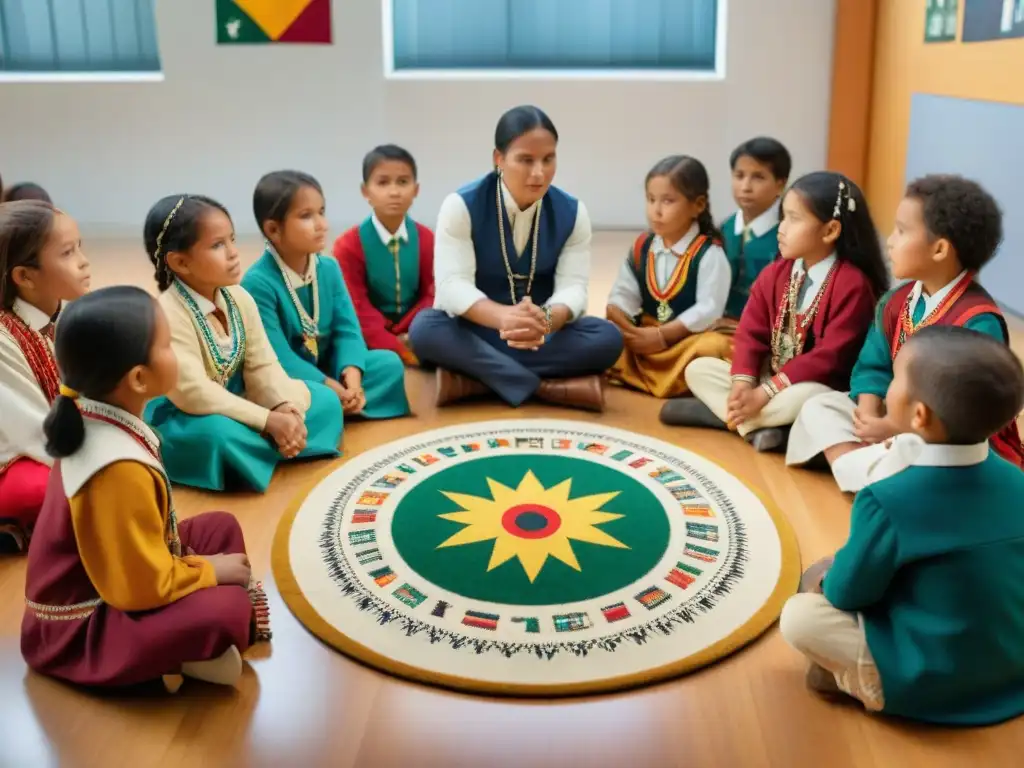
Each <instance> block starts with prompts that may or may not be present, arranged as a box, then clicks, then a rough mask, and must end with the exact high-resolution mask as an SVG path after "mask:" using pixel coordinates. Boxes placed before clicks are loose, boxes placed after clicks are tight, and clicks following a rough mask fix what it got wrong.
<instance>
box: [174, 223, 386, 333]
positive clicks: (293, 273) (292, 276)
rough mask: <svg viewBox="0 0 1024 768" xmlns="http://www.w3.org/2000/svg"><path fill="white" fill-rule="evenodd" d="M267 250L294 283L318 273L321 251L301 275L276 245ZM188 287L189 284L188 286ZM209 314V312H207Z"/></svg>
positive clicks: (309, 280) (306, 282) (311, 256)
mask: <svg viewBox="0 0 1024 768" xmlns="http://www.w3.org/2000/svg"><path fill="white" fill-rule="evenodd" d="M385 231H386V230H385ZM267 250H268V251H269V252H270V255H271V256H272V257H273V258H274V261H276V262H277V266H278V267H279V268H280V269H281V271H283V272H284V273H285V276H286V277H287V278H288V279H289V280H290V281H291V283H292V285H309V284H310V283H312V282H313V277H314V276H315V275H316V265H317V262H318V261H319V259H320V254H319V253H311V254H309V261H307V262H306V274H304V275H300V274H299V273H298V272H296V271H295V270H294V269H292V268H291V267H289V266H288V264H286V263H285V260H284V259H282V258H281V256H280V254H278V252H277V251H276V250H275V249H274V246H273V245H271V244H270V242H269V241H268V242H267ZM186 287H187V286H186ZM207 314H209V313H207Z"/></svg>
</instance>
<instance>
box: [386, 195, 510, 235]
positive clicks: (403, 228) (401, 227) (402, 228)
mask: <svg viewBox="0 0 1024 768" xmlns="http://www.w3.org/2000/svg"><path fill="white" fill-rule="evenodd" d="M507 207H508V204H507V203H506V208H507ZM370 220H371V221H372V222H373V228H374V229H376V230H377V234H378V235H379V236H380V241H381V242H382V243H384V245H390V244H391V238H393V237H394V238H398V240H399V241H400V242H403V243H408V242H409V230H408V229H407V228H406V226H405V219H404V218H403V219H402V223H401V224H399V225H398V229H397V230H395V233H394V234H391V233H390V232H388V228H387V227H385V226H384V225H383V224H381V223H380V219H378V218H377V214H376V213H375V214H373V215H372V216H370Z"/></svg>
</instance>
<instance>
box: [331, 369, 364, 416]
mask: <svg viewBox="0 0 1024 768" xmlns="http://www.w3.org/2000/svg"><path fill="white" fill-rule="evenodd" d="M341 386H342V391H341V392H339V393H338V396H339V397H340V398H341V407H342V409H343V410H344V411H345V413H347V414H355V413H362V411H363V408H365V407H366V393H365V392H364V391H363V372H362V371H361V370H359V369H358V368H355V367H352V366H349V367H348V368H346V369H345V370H344V371H342V372H341Z"/></svg>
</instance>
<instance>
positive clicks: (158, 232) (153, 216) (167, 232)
mask: <svg viewBox="0 0 1024 768" xmlns="http://www.w3.org/2000/svg"><path fill="white" fill-rule="evenodd" d="M211 210H219V211H221V212H222V213H223V214H224V215H225V216H227V217H228V218H229V219H230V218H231V214H229V213H228V209H227V208H225V207H224V206H223V205H221V204H220V203H218V202H217V201H216V200H212V199H210V198H209V197H203V196H202V195H168V196H167V197H165V198H162V199H161V200H158V201H157V203H156V204H155V205H154V206H153V207H152V208H150V209H149V213H148V214H147V215H146V223H145V225H143V228H142V239H143V241H144V242H145V245H146V253H147V254H149V260H150V262H151V263H152V264H153V270H154V273H155V277H156V285H157V288H159V289H160V290H161V291H166V290H167V289H168V288H170V287H171V283H173V282H174V273H173V272H172V271H171V268H170V266H168V264H167V254H169V253H174V252H176V251H178V252H180V251H187V250H188V249H189V248H191V247H192V246H193V245H195V244H196V241H198V240H199V222H200V221H201V220H202V218H203V216H205V215H206V214H207V213H209V212H210V211H211Z"/></svg>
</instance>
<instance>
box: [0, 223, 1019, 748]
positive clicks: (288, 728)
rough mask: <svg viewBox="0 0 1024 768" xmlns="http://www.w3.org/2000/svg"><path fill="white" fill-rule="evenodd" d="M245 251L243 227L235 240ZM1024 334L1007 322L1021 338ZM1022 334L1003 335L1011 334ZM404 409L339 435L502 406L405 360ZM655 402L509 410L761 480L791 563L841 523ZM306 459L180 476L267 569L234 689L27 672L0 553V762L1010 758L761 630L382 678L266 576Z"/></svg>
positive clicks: (989, 741)
mask: <svg viewBox="0 0 1024 768" xmlns="http://www.w3.org/2000/svg"><path fill="white" fill-rule="evenodd" d="M629 239H630V238H629V236H626V235H622V234H604V235H601V236H599V237H598V240H597V247H596V248H595V265H594V271H595V276H594V281H593V287H592V299H593V300H592V308H593V310H594V311H597V310H598V309H599V308H600V307H601V303H602V302H603V299H604V297H606V296H607V294H608V288H609V286H610V283H611V280H612V279H613V278H614V274H615V270H616V269H617V267H618V264H619V260H620V258H622V257H623V256H624V254H625V251H626V246H627V244H628V242H629ZM245 246H246V251H247V254H248V256H249V257H250V258H252V257H254V256H255V255H256V249H257V248H258V244H257V243H246V244H245ZM87 251H88V253H89V256H90V258H91V259H92V261H93V263H94V275H95V277H94V285H96V286H99V285H104V284H110V283H112V282H115V281H117V282H129V281H132V282H137V283H138V284H140V285H146V286H149V285H150V282H151V280H150V278H151V275H150V271H149V268H148V264H147V262H146V259H145V256H144V255H142V254H141V250H140V248H139V247H138V246H137V245H136V244H135V243H134V242H126V241H119V242H97V243H89V244H88V247H87ZM1021 339H1022V337H1021V336H1019V335H1018V337H1017V341H1018V342H1019V341H1020V340H1021ZM1019 349H1020V345H1019V344H1018V351H1019ZM407 383H408V389H409V394H410V397H411V399H412V402H413V407H414V411H415V414H416V415H415V416H414V417H412V418H408V419H402V420H397V421H392V422H383V423H380V422H378V423H373V424H372V425H371V424H365V423H364V424H353V425H351V426H350V427H348V428H347V429H346V432H345V445H344V448H345V452H346V454H347V455H348V456H352V455H355V454H358V453H359V452H361V451H364V450H366V449H368V448H370V447H372V446H375V445H378V444H380V443H382V442H387V441H389V440H393V439H397V438H400V437H404V436H407V435H411V434H414V433H416V432H420V431H423V430H427V429H433V428H436V427H440V426H444V425H448V424H455V423H459V422H465V421H476V420H481V419H492V418H503V417H508V415H509V411H508V409H506V408H503V407H501V406H499V405H489V404H487V405H479V406H477V405H475V406H472V407H456V408H451V409H445V410H443V411H437V410H435V409H434V408H433V405H432V379H431V378H430V377H429V376H427V375H426V374H423V373H420V372H412V373H410V375H409V377H408V382H407ZM658 408H659V403H657V402H655V401H653V400H650V399H648V398H645V397H642V396H639V395H635V394H631V393H627V392H623V391H613V392H611V393H610V397H609V407H608V410H607V412H606V413H605V414H604V415H602V416H600V417H597V416H593V415H586V414H580V413H576V412H569V411H560V410H557V409H551V408H546V407H543V406H528V407H525V408H523V409H521V410H519V411H516V412H515V413H516V414H517V415H522V416H523V417H538V416H539V417H543V416H551V417H568V418H577V419H586V420H591V421H601V422H602V423H606V424H610V425H612V426H616V427H622V428H626V429H631V430H634V431H637V432H641V433H645V434H649V435H653V436H655V437H658V438H660V439H663V440H668V441H670V442H674V443H677V444H679V445H682V446H684V447H690V448H694V449H696V450H698V451H700V452H701V453H703V454H704V455H706V456H708V457H709V458H710V459H712V460H714V461H717V462H719V463H720V464H722V465H723V466H725V467H726V468H728V469H729V470H730V471H731V472H733V473H734V474H735V475H737V476H738V477H739V478H741V479H742V480H743V481H744V482H747V483H749V484H750V485H752V486H756V487H759V488H760V489H762V490H764V491H765V492H766V493H767V494H769V495H770V496H771V497H772V498H773V499H774V500H775V502H776V503H777V504H778V505H779V506H780V507H781V508H782V509H783V510H785V512H786V513H787V514H788V516H789V519H790V521H791V522H792V524H793V526H794V528H795V529H796V531H797V534H798V536H799V539H800V546H801V550H802V557H803V559H804V561H805V562H808V561H810V560H812V559H814V558H817V557H819V556H821V555H824V554H826V553H829V552H831V551H832V550H834V549H835V547H837V546H838V545H840V544H841V543H842V542H843V540H844V538H845V535H846V532H847V525H848V514H849V508H850V504H849V501H848V500H847V499H845V498H843V496H842V495H841V494H840V493H839V492H838V491H837V490H836V488H835V486H834V484H833V482H832V481H831V480H830V478H829V477H827V476H824V475H817V474H813V473H808V472H803V471H793V470H787V469H786V468H785V467H784V466H783V462H782V459H781V458H780V457H778V456H761V455H758V454H755V453H754V452H753V451H751V450H750V449H749V448H748V447H747V446H746V445H745V444H743V443H742V441H740V440H738V439H737V438H735V437H732V436H730V435H727V434H719V433H714V432H706V431H696V430H682V429H677V430H669V429H665V428H663V427H662V426H661V425H660V423H659V422H658V420H657V413H658ZM320 469H321V467H320V466H317V465H314V466H305V467H286V468H284V469H282V470H281V471H280V472H279V473H278V475H277V476H276V477H275V479H274V482H273V484H272V485H271V487H270V489H269V490H268V492H267V493H266V494H265V495H263V496H256V495H221V496H213V495H207V494H201V493H196V492H193V491H188V490H182V491H180V492H179V493H178V494H177V495H176V505H177V507H178V509H179V512H180V513H181V514H182V515H183V516H188V515H191V514H195V513H197V512H201V511H204V510H209V509H226V510H228V511H230V512H232V513H234V514H235V515H236V516H237V517H238V518H239V520H240V521H241V523H242V527H243V528H244V530H245V536H246V541H247V544H248V548H249V552H250V555H251V557H252V562H253V567H254V570H255V571H256V573H257V574H258V575H262V577H263V578H264V579H265V580H266V582H267V588H268V589H267V591H268V595H269V597H270V600H271V606H272V611H273V625H274V626H273V629H274V640H273V643H272V644H271V645H270V646H264V647H263V648H262V649H259V647H258V650H259V651H260V652H259V653H258V655H256V656H254V657H253V658H251V659H250V664H249V666H248V667H247V669H246V671H245V675H244V678H243V680H242V683H241V685H240V687H239V689H238V691H237V692H231V691H225V690H222V689H216V688H213V687H208V686H204V685H202V684H199V683H194V682H189V681H186V684H185V686H184V687H183V688H182V690H181V692H180V693H179V694H178V695H177V696H175V697H168V696H164V695H155V696H146V697H138V696H136V697H134V698H130V699H129V698H124V697H104V698H98V697H96V696H94V695H91V694H89V695H87V694H84V693H81V692H78V691H76V690H74V689H72V688H70V687H67V686H65V685H62V684H60V683H57V682H54V681H51V680H48V679H44V678H42V677H39V676H37V675H34V674H31V673H29V672H28V671H27V670H26V668H25V665H24V663H23V661H22V658H21V654H20V651H19V646H18V632H19V626H20V622H21V614H22V607H23V602H22V600H23V584H24V568H25V566H24V559H22V558H6V559H0V767H4V768H6V767H7V766H18V767H19V768H21V767H22V766H25V767H26V768H29V767H31V768H35V767H36V766H50V765H53V766H56V765H60V766H67V767H68V768H76V767H77V766H104V768H115V767H116V766H122V765H123V766H138V767H140V768H148V766H178V765H186V764H187V765H189V766H191V767H192V768H199V766H210V767H214V766H216V767H217V768H220V767H221V766H268V767H269V766H275V767H276V766H290V767H291V766H294V767H295V768H300V767H301V768H306V767H313V766H330V767H331V768H349V767H358V768H406V767H408V768H434V767H435V766H436V767H437V768H462V767H463V766H466V767H469V766H473V767H474V768H476V767H477V766H481V767H488V768H489V767H491V766H494V767H495V768H505V766H508V767H509V768H548V766H551V767H552V768H555V767H563V766H566V765H569V764H576V765H579V766H583V767H585V768H604V767H605V766H624V765H629V766H635V768H662V767H665V768H669V767H675V766H679V767H680V768H682V767H683V766H686V768H704V767H705V766H707V767H708V768H760V767H762V766H766V767H767V766H771V767H773V768H774V767H778V768H804V767H805V766H807V767H808V768H811V767H812V766H814V767H817V766H827V767H828V768H852V767H854V766H857V767H858V768H860V767H864V768H868V767H870V766H894V767H895V766H899V767H900V768H946V767H947V766H968V765H973V766H978V767H979V768H982V767H983V768H989V767H990V766H991V767H992V768H996V767H997V766H998V767H1001V766H1012V765H1020V764H1021V759H1020V755H1021V754H1022V753H1024V721H1019V722H1014V723H1010V724H1007V725H1003V726H999V727H995V728H990V729H980V730H966V731H950V730H940V729H934V728H925V727H920V726H911V725H906V724H900V723H895V722H891V721H888V720H883V719H879V718H873V717H867V716H865V715H864V714H863V713H862V712H859V711H857V710H855V709H853V708H849V707H841V706H835V705H830V704H827V703H824V702H822V701H819V700H818V699H816V698H814V697H813V696H812V695H810V694H808V693H807V692H806V691H805V690H804V688H803V670H804V665H803V662H802V661H801V659H800V658H799V657H798V655H797V654H796V653H795V652H793V651H791V650H790V649H789V648H788V646H786V644H785V643H784V642H783V641H782V638H781V637H780V636H779V634H778V632H777V630H775V629H772V630H769V632H768V633H767V634H766V635H765V636H764V637H763V638H762V639H761V640H759V641H758V642H756V643H755V644H753V645H751V646H749V647H748V648H746V649H745V650H743V651H741V652H740V653H738V654H737V655H735V656H733V657H731V658H729V659H726V660H725V661H723V662H722V663H720V664H718V665H716V666H714V667H711V668H708V669H705V670H703V671H700V672H697V673H695V674H693V675H690V676H689V677H685V678H683V679H680V680H677V681H675V682H670V683H667V684H663V685H659V686H656V687H652V688H648V689H644V690H640V691H635V692H632V693H626V694H620V695H614V696H603V697H594V698H588V699H573V700H556V701H544V702H536V701H525V702H523V701H510V700H490V699H484V698H479V697H471V696H465V695H459V694H454V693H449V692H446V691H441V690H435V689H431V688H426V687H422V686H418V685H414V684H410V683H405V682H402V681H399V680H395V679H392V678H390V677H387V676H385V675H382V674H379V673H377V672H375V671H373V670H370V669H367V668H365V667H363V666H361V665H359V664H357V663H355V662H353V661H350V660H349V659H348V658H346V657H344V656H342V655H341V654H339V653H337V652H335V651H333V650H331V649H329V648H326V647H325V646H323V645H321V644H320V643H319V641H317V640H316V639H315V638H313V637H312V636H310V635H309V634H308V633H307V632H306V631H305V630H304V629H303V627H302V626H301V625H300V624H298V622H296V621H295V619H294V618H293V617H292V615H291V614H290V613H289V612H288V609H287V608H286V607H285V606H284V604H283V603H282V602H281V599H280V597H279V595H278V593H277V591H276V588H275V586H274V584H273V579H272V577H271V575H270V573H269V558H270V544H271V540H272V537H273V534H274V530H275V527H276V524H277V521H278V518H279V516H280V512H281V510H282V509H283V508H284V507H285V505H286V504H287V503H288V502H289V501H290V500H291V499H292V497H293V496H294V495H295V493H296V492H297V490H298V489H299V488H300V487H301V486H302V485H303V484H304V483H305V482H306V481H307V480H308V478H309V476H310V475H311V474H313V473H315V472H318V471H319V470H320Z"/></svg>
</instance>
